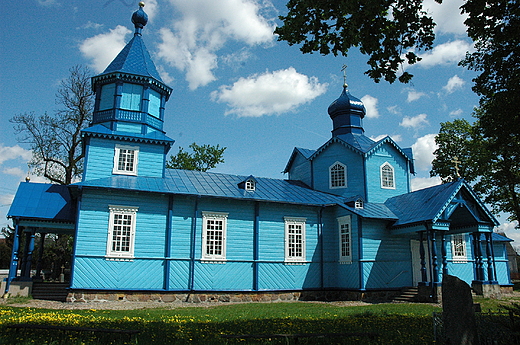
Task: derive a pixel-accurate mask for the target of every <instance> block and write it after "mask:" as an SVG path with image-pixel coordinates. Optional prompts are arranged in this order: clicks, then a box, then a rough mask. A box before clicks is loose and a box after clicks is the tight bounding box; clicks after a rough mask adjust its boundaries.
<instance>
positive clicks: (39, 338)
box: [0, 313, 433, 345]
mask: <svg viewBox="0 0 520 345" xmlns="http://www.w3.org/2000/svg"><path fill="white" fill-rule="evenodd" d="M48 324H51V323H48ZM6 326H7V324H3V325H2V326H1V327H0V330H1V335H0V344H35V343H36V344H67V345H68V344H204V345H207V344H238V343H241V344H244V343H247V344H266V343H269V344H288V343H289V344H294V343H295V341H294V340H289V339H285V338H272V339H247V341H244V340H242V339H223V338H222V337H221V336H222V335H223V334H228V335H237V334H301V333H350V332H374V333H377V334H378V337H377V339H374V340H371V339H369V338H368V337H346V338H344V337H334V338H325V339H323V338H300V339H299V340H298V343H299V344H328V345H331V344H414V345H415V344H431V343H432V341H433V332H432V318H431V317H428V316H415V315H376V314H373V313H363V314H358V315H352V316H349V317H337V318H323V319H321V318H320V319H300V318H295V317H291V318H275V319H248V320H234V321H221V322H215V321H207V322H201V321H186V320H181V322H175V321H169V320H164V321H144V320H135V319H133V320H132V319H128V320H124V319H122V320H121V319H120V320H105V321H103V322H89V323H85V324H82V325H81V327H92V328H113V329H136V330H140V331H141V333H139V334H138V335H136V336H121V335H116V334H94V333H93V332H73V331H49V330H13V329H7V328H6Z"/></svg>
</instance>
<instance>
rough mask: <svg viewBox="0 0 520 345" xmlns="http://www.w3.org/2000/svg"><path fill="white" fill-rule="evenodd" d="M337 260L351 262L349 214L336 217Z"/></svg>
mask: <svg viewBox="0 0 520 345" xmlns="http://www.w3.org/2000/svg"><path fill="white" fill-rule="evenodd" d="M338 231H339V262H340V263H344V264H350V263H352V222H351V217H350V216H344V217H339V218H338Z"/></svg>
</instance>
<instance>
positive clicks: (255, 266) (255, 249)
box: [253, 201, 260, 291]
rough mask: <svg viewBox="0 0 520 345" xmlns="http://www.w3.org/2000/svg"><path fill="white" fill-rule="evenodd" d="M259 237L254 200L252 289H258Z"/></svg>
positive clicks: (258, 224)
mask: <svg viewBox="0 0 520 345" xmlns="http://www.w3.org/2000/svg"><path fill="white" fill-rule="evenodd" d="M259 239H260V203H259V202H258V201H255V220H254V223H253V291H258V259H259V257H260V253H259Z"/></svg>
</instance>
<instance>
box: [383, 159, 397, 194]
mask: <svg viewBox="0 0 520 345" xmlns="http://www.w3.org/2000/svg"><path fill="white" fill-rule="evenodd" d="M380 170H381V188H385V189H395V176H394V167H392V166H391V165H390V163H388V162H386V163H385V164H383V165H381V167H380Z"/></svg>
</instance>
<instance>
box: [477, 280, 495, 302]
mask: <svg viewBox="0 0 520 345" xmlns="http://www.w3.org/2000/svg"><path fill="white" fill-rule="evenodd" d="M471 288H472V289H473V292H475V294H477V295H479V296H482V297H485V298H494V299H500V298H501V297H502V291H501V289H500V285H498V284H483V283H482V282H478V281H474V282H473V283H472V284H471Z"/></svg>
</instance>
